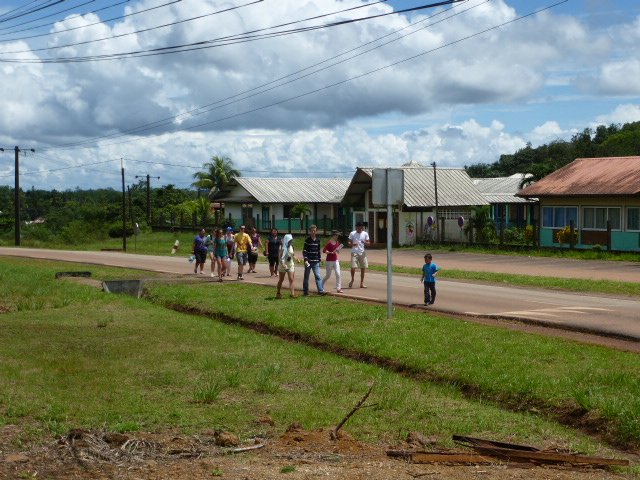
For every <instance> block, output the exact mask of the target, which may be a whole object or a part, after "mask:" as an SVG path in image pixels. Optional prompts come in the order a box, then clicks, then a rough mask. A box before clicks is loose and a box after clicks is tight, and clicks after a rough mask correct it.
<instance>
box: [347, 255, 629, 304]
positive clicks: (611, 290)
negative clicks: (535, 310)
mask: <svg viewBox="0 0 640 480" xmlns="http://www.w3.org/2000/svg"><path fill="white" fill-rule="evenodd" d="M341 267H342V268H343V269H344V268H349V266H348V265H347V264H346V263H345V264H344V265H342V263H341ZM369 268H370V269H371V270H375V271H378V272H386V271H387V267H386V265H376V264H370V265H369ZM393 272H394V273H404V274H409V275H417V276H419V275H421V273H422V270H421V267H415V268H414V267H403V266H394V267H393ZM438 278H441V279H451V280H471V281H481V282H490V283H500V284H507V285H517V286H522V287H533V288H545V289H553V290H565V291H570V292H582V293H585V292H589V293H605V294H611V295H624V296H640V282H618V281H614V280H598V281H597V282H594V281H593V280H588V279H580V278H557V277H540V276H534V275H518V274H509V273H493V272H474V271H467V270H455V269H447V268H442V270H441V272H440V273H439V274H438Z"/></svg>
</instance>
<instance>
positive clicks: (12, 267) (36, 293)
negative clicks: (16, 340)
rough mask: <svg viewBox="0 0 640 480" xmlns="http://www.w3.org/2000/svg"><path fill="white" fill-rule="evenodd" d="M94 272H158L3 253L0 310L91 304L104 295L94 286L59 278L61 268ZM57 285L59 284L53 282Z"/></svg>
mask: <svg viewBox="0 0 640 480" xmlns="http://www.w3.org/2000/svg"><path fill="white" fill-rule="evenodd" d="M87 271H88V272H91V277H90V278H92V279H94V280H127V279H139V278H153V277H155V276H157V274H156V273H154V272H141V271H140V270H130V269H123V268H116V267H106V266H101V265H82V264H77V263H67V262H57V261H49V260H38V259H25V258H15V257H0V312H3V311H22V310H41V309H43V308H60V307H64V306H67V305H70V304H72V303H82V304H85V305H86V304H89V303H90V302H91V301H92V300H93V299H95V298H97V297H99V296H100V292H99V291H98V290H96V289H95V288H94V287H89V286H81V287H82V288H78V284H77V283H75V282H73V281H72V280H69V279H59V280H56V279H55V274H56V273H57V272H87ZM54 285H55V288H52V286H54Z"/></svg>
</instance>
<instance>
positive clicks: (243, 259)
mask: <svg viewBox="0 0 640 480" xmlns="http://www.w3.org/2000/svg"><path fill="white" fill-rule="evenodd" d="M247 259H248V255H247V252H236V260H238V265H246V264H247Z"/></svg>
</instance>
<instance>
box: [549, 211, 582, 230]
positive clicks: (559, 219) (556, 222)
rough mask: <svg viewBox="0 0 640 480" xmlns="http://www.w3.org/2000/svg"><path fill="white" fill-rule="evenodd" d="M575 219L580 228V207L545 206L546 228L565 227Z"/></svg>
mask: <svg viewBox="0 0 640 480" xmlns="http://www.w3.org/2000/svg"><path fill="white" fill-rule="evenodd" d="M571 221H573V226H574V228H578V207H543V208H542V226H543V227H546V228H564V227H567V226H569V225H570V224H571Z"/></svg>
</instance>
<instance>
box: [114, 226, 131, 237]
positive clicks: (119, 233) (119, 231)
mask: <svg viewBox="0 0 640 480" xmlns="http://www.w3.org/2000/svg"><path fill="white" fill-rule="evenodd" d="M126 235H127V237H130V236H131V235H133V227H132V226H131V225H127V226H126ZM109 237H111V238H121V237H122V223H113V224H111V226H110V227H109Z"/></svg>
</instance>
